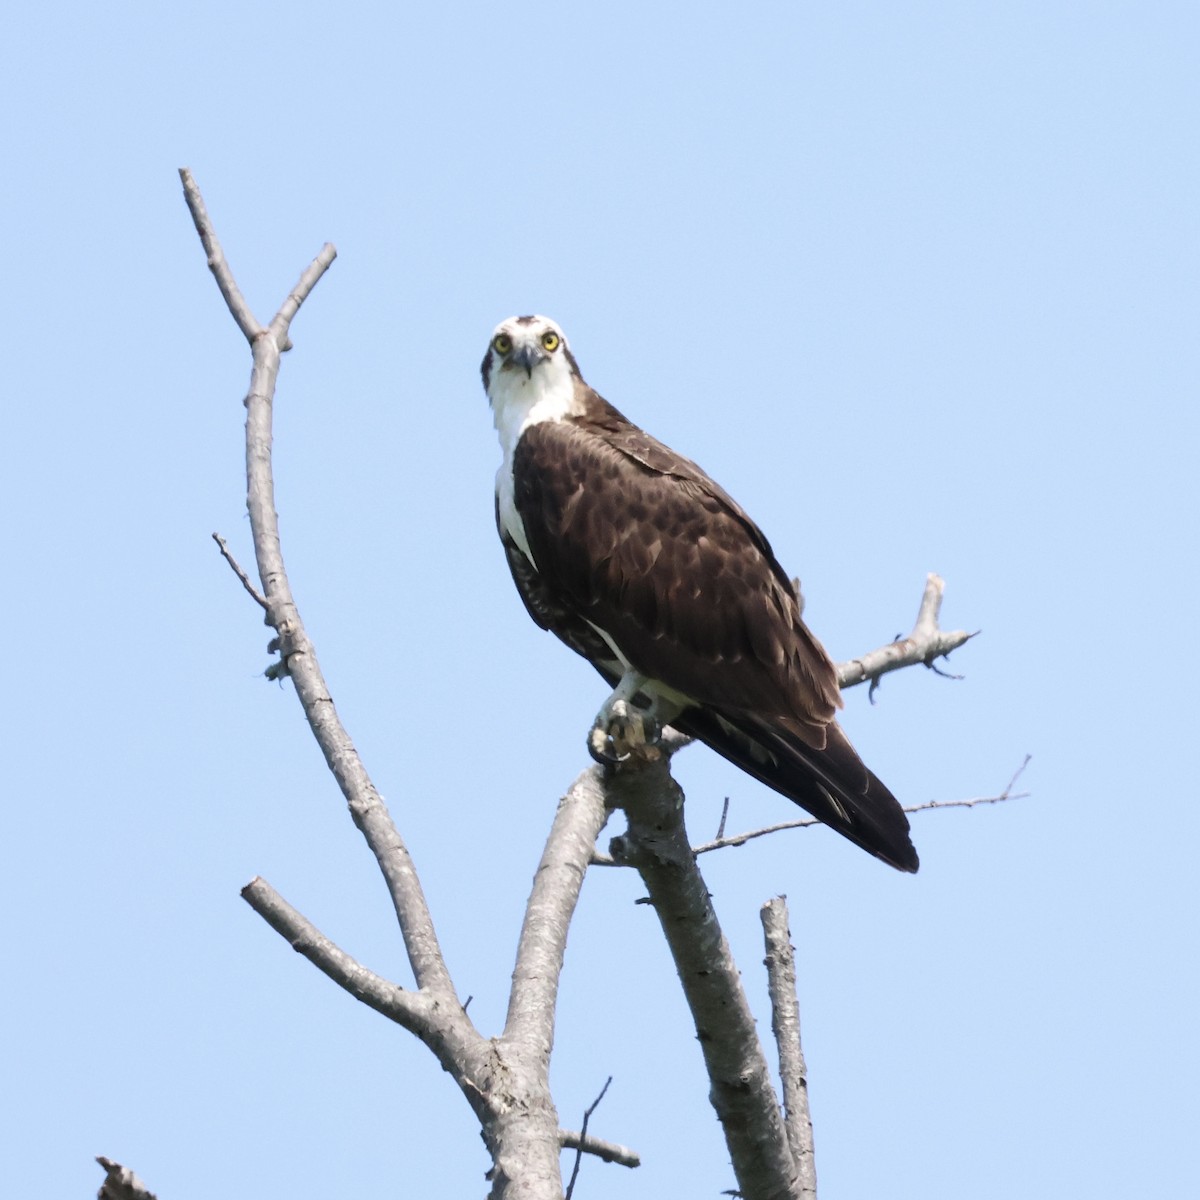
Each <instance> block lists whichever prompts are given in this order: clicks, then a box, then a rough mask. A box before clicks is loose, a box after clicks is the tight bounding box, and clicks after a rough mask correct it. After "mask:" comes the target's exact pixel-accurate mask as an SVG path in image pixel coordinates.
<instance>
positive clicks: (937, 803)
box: [592, 754, 1033, 867]
mask: <svg viewBox="0 0 1200 1200" xmlns="http://www.w3.org/2000/svg"><path fill="white" fill-rule="evenodd" d="M1032 757H1033V756H1032V755H1030V754H1027V755H1025V761H1024V762H1022V763H1021V765H1020V766H1019V767H1018V768H1017V770H1016V773H1015V774H1014V775H1013V777H1012V778H1011V779H1010V780H1009V781H1008V783H1007V784H1006V785H1005V788H1004V791H1002V792H1001V793H1000V794H999V795H998V796H975V797H973V798H972V799H970V800H926V801H925V803H924V804H906V805H905V806H904V811H905V812H906V813H919V812H928V811H929V810H930V809H933V808H976V807H978V806H979V805H981V804H1003V803H1004V801H1005V800H1025V799H1027V798H1028V797H1029V796H1031V795H1032V794H1033V793H1032V792H1014V791H1013V790H1012V788H1013V784H1015V783H1016V782H1017V780H1018V779H1019V778H1020V777H1021V773H1022V772H1023V771H1024V770H1025V768H1026V767H1027V766H1028V765H1029V761H1030V759H1031V758H1032ZM820 824H821V822H820V821H818V820H817V819H816V817H802V818H800V819H799V820H796V821H781V822H780V823H779V824H778V825H766V826H764V827H763V828H762V829H749V830H747V831H746V832H745V833H734V834H730V836H729V837H723V838H714V839H713V840H712V841H711V842H703V843H701V844H700V845H699V846H693V847H692V853H693V854H708V853H710V852H711V851H713V850H724V849H725V848H726V847H727V846H744V845H745V844H746V843H747V842H750V841H753V840H754V839H755V838H760V837H766V836H767V835H768V834H772V833H782V832H783V831H784V830H785V829H807V828H809V826H811V825H820ZM592 862H593V863H594V864H595V865H597V866H601V867H612V866H617V865H618V864H617V863H615V862H614V861H613V860H612V858H611V857H609V856H607V855H602V854H599V853H598V852H593V854H592Z"/></svg>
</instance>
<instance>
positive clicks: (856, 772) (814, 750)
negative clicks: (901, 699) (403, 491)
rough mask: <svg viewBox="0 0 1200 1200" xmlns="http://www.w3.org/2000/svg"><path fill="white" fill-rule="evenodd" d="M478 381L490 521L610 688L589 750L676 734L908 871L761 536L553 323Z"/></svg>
mask: <svg viewBox="0 0 1200 1200" xmlns="http://www.w3.org/2000/svg"><path fill="white" fill-rule="evenodd" d="M482 372H483V386H484V390H485V391H486V392H487V395H488V399H489V401H490V402H491V406H492V413H493V416H494V419H495V423H496V430H497V432H498V433H499V435H500V445H501V448H502V450H503V453H504V458H503V462H502V463H501V464H500V469H499V471H498V472H497V473H496V524H497V527H498V529H499V532H500V539H501V541H502V542H503V543H504V550H505V553H506V555H507V557H508V565H509V568H510V569H511V571H512V576H513V579H514V581H515V582H516V585H517V590H518V591H519V592H520V593H521V598H522V599H523V600H524V601H525V607H526V608H527V609H528V610H529V615H530V616H531V617H532V618H533V619H534V621H536V622H537V623H538V625H540V626H541V627H542V628H543V629H549V630H550V631H552V632H553V633H555V634H557V635H558V637H559V638H561V639H562V640H563V641H564V642H566V644H567V645H568V646H570V647H571V649H572V650H575V651H576V652H577V653H579V654H581V655H583V657H584V658H586V659H588V660H589V661H590V662H591V663H592V665H593V666H594V667H595V668H596V669H597V670H598V671H599V672H600V674H601V675H603V676H604V678H605V679H606V680H607V681H608V683H609V685H610V686H611V687H613V688H614V691H613V693H612V695H611V696H610V697H609V699H608V700H607V701H606V702H605V704H604V706H603V707H602V708H601V709H600V712H599V713H598V714H597V716H596V722H595V725H594V726H593V728H592V731H591V734H590V736H589V738H588V746H589V749H590V750H591V752H592V754H593V755H594V756H595V757H596V758H597V759H599V760H601V761H609V762H611V761H619V760H620V759H621V758H622V757H623V755H624V754H625V753H627V752H628V749H629V747H630V746H632V745H636V744H637V743H638V742H639V741H644V740H646V739H647V738H649V739H651V740H653V739H654V738H655V737H657V733H658V730H659V729H661V727H662V726H664V725H666V724H670V725H673V726H674V727H675V728H676V729H678V730H680V731H681V732H682V733H685V734H688V735H690V736H692V737H695V738H699V739H700V740H701V741H703V742H706V743H707V744H708V745H709V746H711V747H712V748H713V749H714V750H716V751H717V753H718V754H722V755H724V756H725V757H726V758H727V759H729V760H730V761H731V762H733V763H735V764H736V765H737V766H739V767H741V768H742V769H743V770H744V771H747V772H749V774H751V775H753V776H754V777H755V778H756V779H759V780H761V781H762V782H763V783H765V784H767V786H768V787H772V788H774V789H775V790H776V791H777V792H780V793H782V794H783V795H784V796H787V797H788V799H789V800H793V801H795V802H796V803H797V804H799V805H800V806H801V807H802V808H805V809H807V810H808V811H809V812H810V813H812V814H813V816H815V817H817V818H819V819H820V820H821V821H823V822H824V823H825V824H827V825H830V826H832V827H833V828H834V829H836V830H837V831H838V832H839V833H841V834H843V835H844V836H845V837H847V838H849V839H850V840H851V841H852V842H854V843H856V844H857V845H859V846H861V847H862V848H863V849H864V850H868V851H870V853H872V854H874V855H876V856H877V857H878V858H881V859H883V860H884V862H887V863H890V864H891V865H892V866H893V867H897V868H898V869H900V870H901V871H915V870H916V869H917V854H916V851H915V850H914V849H913V846H912V842H911V841H910V840H909V836H908V819H907V818H906V817H905V815H904V812H903V810H902V809H901V807H900V805H899V803H898V802H897V800H896V799H895V797H894V796H893V795H892V794H891V792H889V791H888V789H887V788H886V787H884V785H883V784H882V783H880V781H879V780H878V779H876V778H875V776H874V775H873V774H872V773H871V772H870V771H869V770H868V769H867V768H866V766H864V765H863V762H862V760H861V759H860V758H859V757H858V755H857V754H856V753H855V751H854V748H853V747H852V746H851V745H850V742H849V741H848V740H847V738H846V735H845V734H844V733H843V732H842V730H841V728H840V726H839V725H838V723H837V722H836V721H835V720H834V714H835V712H836V710H837V709H838V708H839V707H840V706H841V696H840V694H839V689H838V681H837V673H836V671H835V669H834V666H833V663H832V662H831V661H830V659H829V656H828V655H827V654H826V653H825V651H824V649H823V648H822V646H821V644H820V643H819V642H818V641H817V640H816V638H815V637H813V635H812V634H811V633H810V632H809V630H808V628H807V626H805V624H804V622H803V621H802V620H801V618H800V606H799V603H798V601H797V597H796V593H795V590H794V588H793V585H792V583H791V581H790V580H789V579H788V577H787V575H786V574H785V573H784V570H783V568H782V567H781V566H780V565H779V563H778V562H777V561H776V558H775V555H774V554H773V553H772V551H771V546H770V543H768V541H767V539H766V538H765V537H764V536H763V534H762V531H761V530H760V529H759V528H758V526H757V525H755V524H754V522H753V521H752V520H751V519H750V518H749V517H748V516H747V515H746V513H745V512H744V511H743V510H742V508H741V507H740V506H739V505H738V504H737V502H736V501H735V500H733V499H732V497H730V496H729V495H728V493H727V492H725V490H724V489H723V488H721V487H720V486H719V485H718V484H717V483H715V482H713V480H712V479H710V478H709V477H708V476H707V475H706V474H705V473H704V472H703V471H702V470H701V469H700V468H699V467H698V466H696V464H695V463H693V462H690V461H689V460H688V459H686V458H684V457H683V456H682V455H679V454H676V453H675V452H674V451H673V450H671V449H669V448H668V447H667V446H664V445H663V444H662V442H659V441H656V440H655V439H654V438H652V437H651V436H650V435H649V434H647V433H644V432H643V431H642V430H641V429H639V428H638V427H637V426H636V425H634V424H632V422H630V421H628V420H626V418H625V417H624V416H622V415H621V413H619V412H618V411H617V410H616V409H615V408H613V406H612V405H611V404H609V403H608V402H607V401H606V400H604V399H603V397H601V396H600V395H599V394H598V393H597V392H595V391H593V390H592V389H591V388H590V387H588V385H587V384H586V383H585V382H584V381H583V376H582V375H581V374H580V371H579V365H578V363H576V361H575V357H574V355H573V354H572V353H571V350H570V347H569V346H568V344H567V339H566V338H565V337H564V336H563V332H562V330H561V329H559V327H558V326H557V325H556V324H555V323H554V322H553V321H551V320H549V319H547V318H546V317H510V318H509V319H508V320H507V321H504V322H502V323H501V324H500V325H498V326H497V327H496V330H495V332H494V333H493V334H492V339H491V342H490V343H489V344H488V350H487V354H486V355H484V359H483V366H482Z"/></svg>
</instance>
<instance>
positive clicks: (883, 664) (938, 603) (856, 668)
mask: <svg viewBox="0 0 1200 1200" xmlns="http://www.w3.org/2000/svg"><path fill="white" fill-rule="evenodd" d="M945 590H946V582H945V580H944V579H942V577H941V576H940V575H935V574H932V573H930V575H929V576H928V577H927V578H926V580H925V593H924V595H923V596H922V597H921V607H920V608H919V609H918V611H917V621H916V624H915V625H914V626H913V628H912V633H910V634H909V635H908V637H906V638H900V639H899V640H898V641H894V642H890V643H889V644H888V645H886V646H881V647H880V648H879V649H878V650H872V651H871V652H870V653H869V654H864V655H862V656H861V657H860V658H852V659H851V660H850V661H849V662H844V663H839V664H838V668H837V672H838V684H839V685H840V686H841V688H842V690H843V691H845V689H846V688H848V687H853V686H854V685H855V684H856V683H863V682H865V681H866V680H870V683H871V688H870V695H871V698H872V699H874V697H875V690H876V688H878V687H879V681H880V679H881V678H882V677H883V676H884V675H886V674H887V673H888V672H889V671H899V670H900V669H901V668H902V667H912V666H915V665H916V664H917V663H924V664H925V666H927V667H929V669H930V670H932V671H936V672H937V673H938V674H939V675H946V674H948V673H947V672H946V671H942V670H940V669H939V668H938V666H937V665H936V664H937V660H938V659H939V658H946V657H947V656H948V655H949V654H950V651H951V650H957V649H958V647H959V646H961V645H962V644H963V643H964V642H967V641H970V639H971V638H973V637H975V636H976V634H977V633H978V630H977V631H976V633H967V632H965V631H964V630H962V629H957V630H955V631H954V632H953V633H944V632H943V631H942V630H941V629H939V628H938V614H939V613H940V612H941V610H942V593H943V592H944V591H945ZM952 678H954V677H953V676H952Z"/></svg>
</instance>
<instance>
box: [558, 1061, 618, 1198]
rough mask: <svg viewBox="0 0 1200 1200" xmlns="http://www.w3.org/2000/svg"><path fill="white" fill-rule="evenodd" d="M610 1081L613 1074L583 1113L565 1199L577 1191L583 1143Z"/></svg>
mask: <svg viewBox="0 0 1200 1200" xmlns="http://www.w3.org/2000/svg"><path fill="white" fill-rule="evenodd" d="M610 1083H612V1076H611V1075H610V1076H609V1077H608V1078H607V1079H606V1080H605V1081H604V1086H603V1087H602V1088H601V1089H600V1095H598V1096H597V1097H596V1098H595V1100H593V1101H592V1103H591V1104H590V1105H589V1106H588V1108H587V1111H586V1112H585V1113H584V1114H583V1125H582V1126H581V1127H580V1130H579V1145H578V1146H576V1148H575V1166H574V1167H573V1168H572V1170H571V1182H570V1183H568V1184H567V1194H566V1197H565V1200H571V1193H572V1192H574V1191H575V1180H576V1179H577V1178H578V1177H579V1164H580V1163H581V1162H582V1161H583V1143H584V1142H585V1141H587V1127H588V1122H589V1121H590V1120H591V1119H592V1113H594V1112H595V1111H596V1109H597V1108H598V1107H599V1105H600V1101H601V1100H603V1099H604V1093H605V1092H607V1091H608V1085H609V1084H610Z"/></svg>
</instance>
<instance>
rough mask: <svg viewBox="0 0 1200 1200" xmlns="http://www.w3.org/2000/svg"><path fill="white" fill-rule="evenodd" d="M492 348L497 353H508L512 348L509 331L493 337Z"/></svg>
mask: <svg viewBox="0 0 1200 1200" xmlns="http://www.w3.org/2000/svg"><path fill="white" fill-rule="evenodd" d="M492 349H493V350H495V352H496V353H497V354H507V353H508V352H509V351H510V350H511V349H512V338H510V337H509V336H508V334H507V333H498V334H496V336H495V337H494V338H492Z"/></svg>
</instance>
